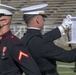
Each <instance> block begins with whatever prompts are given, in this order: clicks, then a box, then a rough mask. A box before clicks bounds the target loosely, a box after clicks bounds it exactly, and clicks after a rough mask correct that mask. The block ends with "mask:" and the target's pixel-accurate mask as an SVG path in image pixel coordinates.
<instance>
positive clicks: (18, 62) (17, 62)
mask: <svg viewBox="0 0 76 75" xmlns="http://www.w3.org/2000/svg"><path fill="white" fill-rule="evenodd" d="M23 72H25V73H26V75H41V74H40V71H39V69H38V67H37V65H36V63H35V61H34V60H33V58H32V57H31V55H30V54H29V52H28V50H27V49H26V47H25V46H24V45H23V44H22V42H21V41H20V40H19V39H18V38H17V37H16V36H14V35H13V34H12V33H11V32H10V31H8V32H7V33H5V34H4V35H1V36H0V75H22V73H23Z"/></svg>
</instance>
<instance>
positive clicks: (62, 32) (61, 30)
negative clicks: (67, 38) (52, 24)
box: [58, 26, 65, 35]
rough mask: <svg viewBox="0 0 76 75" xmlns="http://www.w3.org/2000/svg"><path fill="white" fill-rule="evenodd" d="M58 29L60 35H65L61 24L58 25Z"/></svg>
mask: <svg viewBox="0 0 76 75" xmlns="http://www.w3.org/2000/svg"><path fill="white" fill-rule="evenodd" d="M58 29H59V30H60V33H61V35H65V30H64V28H63V27H62V26H59V27H58Z"/></svg>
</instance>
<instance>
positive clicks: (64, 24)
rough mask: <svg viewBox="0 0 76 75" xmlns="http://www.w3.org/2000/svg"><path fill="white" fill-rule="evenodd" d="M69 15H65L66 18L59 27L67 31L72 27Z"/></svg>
mask: <svg viewBox="0 0 76 75" xmlns="http://www.w3.org/2000/svg"><path fill="white" fill-rule="evenodd" d="M71 17H72V16H71V15H67V16H66V18H65V19H64V20H63V22H62V24H61V26H62V27H63V28H64V29H65V30H67V29H71V25H72V21H71Z"/></svg>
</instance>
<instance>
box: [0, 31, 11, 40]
mask: <svg viewBox="0 0 76 75" xmlns="http://www.w3.org/2000/svg"><path fill="white" fill-rule="evenodd" d="M11 34H12V33H11V31H10V30H9V31H7V32H6V33H4V34H2V35H0V41H2V40H3V39H5V38H7V37H9V36H10V35H11Z"/></svg>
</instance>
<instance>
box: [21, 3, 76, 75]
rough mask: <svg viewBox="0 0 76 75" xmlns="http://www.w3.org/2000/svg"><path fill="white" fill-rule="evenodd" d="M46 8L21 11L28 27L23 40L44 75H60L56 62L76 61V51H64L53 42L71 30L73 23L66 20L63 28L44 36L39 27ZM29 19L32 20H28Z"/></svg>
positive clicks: (43, 6) (23, 9)
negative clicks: (68, 29)
mask: <svg viewBox="0 0 76 75" xmlns="http://www.w3.org/2000/svg"><path fill="white" fill-rule="evenodd" d="M46 6H47V4H40V5H35V6H30V7H25V8H22V9H21V11H23V13H24V15H23V18H24V21H25V23H26V24H27V26H28V29H27V31H26V33H25V34H24V36H23V37H22V38H21V39H22V41H23V42H24V44H25V45H26V46H27V48H28V50H29V52H30V53H31V55H32V56H33V58H34V59H35V61H36V62H37V64H38V66H39V68H40V71H41V73H42V75H59V74H58V72H57V69H56V67H57V65H56V61H62V62H73V61H76V49H74V50H71V51H68V50H64V49H62V48H60V47H58V46H56V45H55V44H54V42H53V41H54V40H56V39H57V38H60V37H61V36H62V35H64V34H65V30H67V28H69V26H70V24H71V21H69V18H67V19H66V18H65V19H64V21H63V23H62V25H61V26H59V27H57V28H55V29H53V30H52V31H49V32H47V33H45V34H43V35H42V33H41V29H42V28H39V27H38V25H39V26H40V24H41V25H42V23H43V22H42V21H43V20H44V17H45V16H46V14H45V11H44V9H45V7H46ZM29 17H30V19H28V18H29ZM39 18H40V19H39ZM27 19H28V20H30V21H28V20H27ZM40 20H41V21H40ZM34 24H35V25H34Z"/></svg>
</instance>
